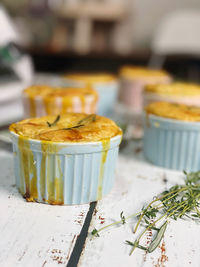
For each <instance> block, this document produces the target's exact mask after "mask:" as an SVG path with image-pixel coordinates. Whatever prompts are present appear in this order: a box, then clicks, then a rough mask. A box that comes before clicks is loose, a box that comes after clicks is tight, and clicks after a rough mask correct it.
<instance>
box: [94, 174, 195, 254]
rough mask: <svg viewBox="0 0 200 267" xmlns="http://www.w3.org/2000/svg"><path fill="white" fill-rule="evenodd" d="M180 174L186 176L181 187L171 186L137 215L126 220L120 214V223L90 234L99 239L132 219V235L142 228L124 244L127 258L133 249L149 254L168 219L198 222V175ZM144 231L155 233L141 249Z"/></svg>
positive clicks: (157, 243)
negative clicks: (126, 247)
mask: <svg viewBox="0 0 200 267" xmlns="http://www.w3.org/2000/svg"><path fill="white" fill-rule="evenodd" d="M184 174H185V175H186V179H185V183H184V184H183V185H175V186H172V187H171V188H170V189H169V190H167V191H164V192H162V193H161V194H159V195H158V196H156V197H154V198H153V200H152V201H151V202H150V203H149V204H148V205H147V206H146V207H143V208H142V210H141V211H140V212H138V213H136V214H133V215H131V216H129V217H127V218H125V217H124V216H123V212H121V214H120V217H121V220H120V221H118V222H116V223H112V224H110V225H107V226H104V227H103V228H101V229H98V230H97V229H95V232H94V230H93V231H92V235H94V236H99V232H100V231H102V230H104V229H106V228H108V227H110V226H113V225H115V224H124V223H125V222H126V220H127V219H129V218H133V217H136V218H137V223H136V226H135V228H134V231H133V232H134V233H136V232H137V230H138V229H139V227H142V228H144V230H143V231H142V232H141V233H140V235H139V236H138V238H137V239H136V240H135V241H134V242H131V241H126V244H128V245H130V246H132V249H131V252H130V255H131V254H132V253H133V251H134V250H135V249H136V248H139V249H143V250H146V251H147V252H149V253H151V252H153V251H154V250H155V249H156V248H157V247H158V246H159V244H160V242H161V240H162V238H163V236H164V233H165V231H166V228H167V223H168V219H169V218H171V219H174V220H177V219H179V218H185V217H187V218H190V219H192V220H199V219H200V210H199V207H200V172H191V173H189V174H187V173H186V172H184ZM161 221H164V222H163V224H162V226H161V227H160V228H158V227H157V224H158V223H160V222H161ZM148 230H152V231H153V230H154V231H156V234H155V238H154V239H153V241H152V242H151V243H150V244H149V246H148V247H144V246H142V245H141V244H140V241H141V239H142V237H143V236H144V234H145V233H146V232H147V231H148Z"/></svg>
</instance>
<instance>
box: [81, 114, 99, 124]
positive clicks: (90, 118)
mask: <svg viewBox="0 0 200 267" xmlns="http://www.w3.org/2000/svg"><path fill="white" fill-rule="evenodd" d="M95 120H96V114H91V115H89V116H87V117H85V118H84V119H82V120H80V121H79V122H78V123H77V125H79V124H88V123H90V122H93V121H95Z"/></svg>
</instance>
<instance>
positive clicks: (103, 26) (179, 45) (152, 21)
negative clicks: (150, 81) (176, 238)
mask: <svg viewBox="0 0 200 267" xmlns="http://www.w3.org/2000/svg"><path fill="white" fill-rule="evenodd" d="M5 18H6V19H5ZM8 20H9V23H8ZM10 24H11V25H12V26H10ZM0 29H1V30H0V32H1V37H0V92H1V94H0V104H1V114H3V115H1V117H2V118H1V125H4V124H6V123H8V122H10V121H14V120H16V119H18V118H20V116H19V115H17V116H14V115H15V114H16V111H17V110H19V109H20V107H19V105H18V106H17V105H16V101H15V104H14V102H13V106H12V107H11V106H9V105H10V102H12V101H11V100H12V98H13V99H14V95H15V93H16V92H17V90H18V89H15V87H16V88H17V87H18V86H19V85H17V84H16V81H17V80H18V81H20V82H21V84H20V88H25V87H26V86H28V85H30V84H31V83H35V82H36V83H38V79H39V81H42V82H44V83H45V79H43V76H42V79H41V74H42V73H45V74H46V73H48V74H54V75H55V74H57V75H60V74H63V73H67V72H78V71H92V72H94V71H101V72H102V71H103V72H110V73H113V74H117V73H118V71H119V68H120V67H121V66H123V65H124V64H132V65H135V66H138V65H139V66H146V67H151V68H163V69H165V70H167V71H168V72H170V73H171V74H172V75H173V77H174V79H175V80H184V81H192V82H199V80H200V75H199V74H200V58H199V55H200V31H199V29H200V1H199V0H190V1H188V0H168V1H157V0H148V1H145V0H18V1H13V0H1V2H0ZM47 77H49V76H47ZM40 79H41V80H40ZM47 79H48V78H47ZM8 82H9V86H8V85H7V84H8ZM52 83H53V82H52ZM9 101H10V102H9ZM8 102H9V104H8ZM18 103H19V102H18ZM11 110H12V111H13V112H11ZM8 113H12V115H10V118H11V119H8V118H7V117H6V114H8ZM3 117H4V118H5V119H4V118H3Z"/></svg>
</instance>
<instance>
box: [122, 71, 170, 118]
mask: <svg viewBox="0 0 200 267" xmlns="http://www.w3.org/2000/svg"><path fill="white" fill-rule="evenodd" d="M120 81H121V83H120V93H119V98H120V101H121V103H123V104H124V105H125V106H126V107H128V108H129V109H131V110H132V111H133V112H136V113H140V112H142V109H143V90H144V87H145V85H147V84H157V83H161V84H168V83H171V82H172V77H171V76H170V75H169V74H168V73H167V72H165V71H163V70H151V69H147V68H144V67H134V66H124V67H122V68H121V69H120Z"/></svg>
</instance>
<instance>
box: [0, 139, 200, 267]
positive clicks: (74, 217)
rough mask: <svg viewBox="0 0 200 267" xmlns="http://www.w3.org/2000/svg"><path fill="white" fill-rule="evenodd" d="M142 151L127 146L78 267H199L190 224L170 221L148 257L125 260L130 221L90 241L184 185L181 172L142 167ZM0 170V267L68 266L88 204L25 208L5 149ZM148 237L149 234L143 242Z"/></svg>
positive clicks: (197, 235)
mask: <svg viewBox="0 0 200 267" xmlns="http://www.w3.org/2000/svg"><path fill="white" fill-rule="evenodd" d="M140 148H141V143H140V142H138V143H136V142H134V143H130V144H129V145H128V146H127V148H126V149H125V150H124V151H125V152H124V153H121V154H120V156H119V160H118V165H117V170H116V183H115V186H114V188H113V190H112V192H111V193H110V194H109V195H108V196H107V197H105V198H104V199H103V200H101V201H99V202H98V203H97V205H96V208H95V210H94V212H93V215H92V219H91V222H90V227H89V234H88V237H87V239H86V240H85V244H84V247H83V250H82V253H81V256H80V259H79V263H78V265H79V267H90V266H91V267H95V266H98V267H101V266H102V267H107V266H109V267H110V266H115V267H116V266H119V267H121V266H122V267H124V266H126V267H129V266H131V267H132V266H136V267H137V266H139V267H140V266H148V267H149V266H156V267H158V266H170V267H171V266H173V267H176V266H180V267H183V266H192V267H196V266H200V253H199V248H200V226H199V225H198V224H197V223H195V222H191V221H186V220H179V221H176V222H175V221H172V220H171V221H170V223H169V225H168V228H167V231H166V233H165V237H164V240H163V241H162V243H161V245H160V247H159V248H158V249H156V250H155V251H154V252H153V253H151V254H146V253H145V252H144V251H142V250H139V249H137V250H136V251H135V252H134V254H133V255H132V256H129V252H130V246H128V245H126V244H125V240H130V241H134V239H135V237H136V235H134V234H133V226H134V222H135V221H134V220H133V219H131V220H129V221H127V223H126V224H124V225H120V226H115V227H112V228H111V229H108V230H105V231H102V232H101V233H100V237H96V238H93V239H91V235H90V233H91V231H92V230H93V228H94V227H95V228H97V229H98V228H100V227H103V226H105V225H107V224H109V223H112V222H114V221H117V220H119V218H120V213H121V212H122V211H123V213H124V215H125V216H128V215H130V214H132V213H134V212H137V211H139V210H140V209H141V208H142V207H143V205H144V204H145V203H147V202H148V201H149V200H151V199H152V197H153V196H154V195H155V194H157V193H159V192H161V191H163V190H164V189H165V188H167V187H170V186H171V185H173V184H175V183H181V182H182V181H183V174H182V173H181V172H175V171H170V170H166V169H161V168H157V167H154V166H152V165H150V164H148V163H146V162H145V161H144V160H143V158H142V152H141V151H140V150H141V149H140ZM0 170H1V171H0V234H1V238H0V266H1V267H4V266H5V267H10V266H11V267H12V266H34V267H35V266H41V267H42V266H45V267H47V266H66V265H67V263H69V259H70V256H71V259H72V257H77V255H76V254H74V253H73V254H72V251H73V249H74V246H75V243H76V242H78V239H79V238H80V236H79V234H80V232H81V230H82V229H83V225H84V222H85V218H86V215H87V213H88V210H89V205H81V206H51V205H45V204H37V203H27V202H26V201H25V200H24V199H23V198H22V197H21V196H20V194H19V193H18V192H17V189H16V187H15V185H14V184H15V181H14V173H13V166H12V154H11V153H8V152H5V151H4V150H0ZM151 238H152V237H151V235H149V234H147V235H146V236H145V238H144V242H149V241H150V240H151ZM68 265H70V264H68ZM71 266H73V265H72V264H71Z"/></svg>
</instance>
